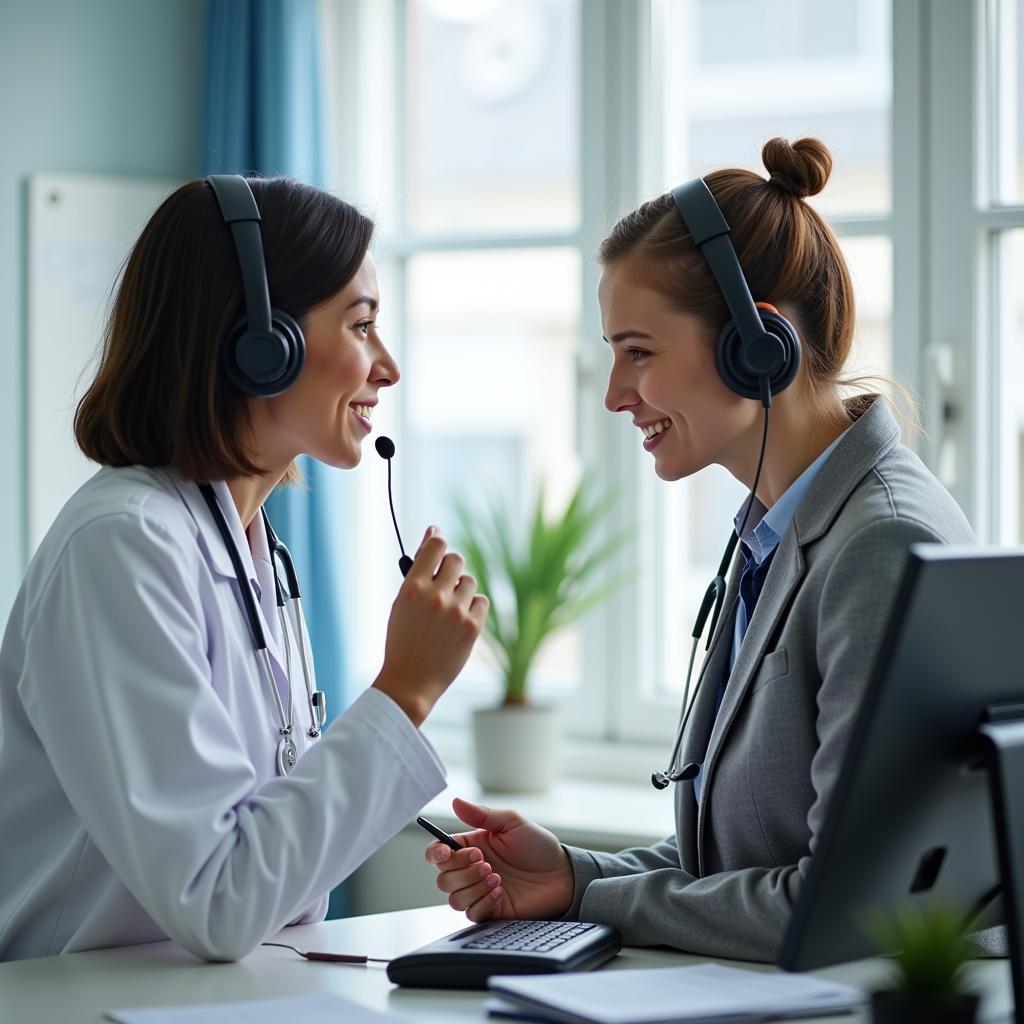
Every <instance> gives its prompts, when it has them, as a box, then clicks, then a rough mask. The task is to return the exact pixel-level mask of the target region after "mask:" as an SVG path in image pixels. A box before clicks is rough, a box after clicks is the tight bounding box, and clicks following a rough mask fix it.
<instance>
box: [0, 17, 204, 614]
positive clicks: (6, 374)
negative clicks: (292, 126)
mask: <svg viewBox="0 0 1024 1024" xmlns="http://www.w3.org/2000/svg"><path fill="white" fill-rule="evenodd" d="M202 15H203V0H0V631H2V627H3V624H4V623H5V622H6V618H7V613H8V611H9V609H10V605H11V602H12V601H13V599H14V595H15V593H16V591H17V588H18V585H19V583H20V581H21V576H22V574H23V572H24V567H25V488H24V478H25V464H24V452H25V432H24V416H25V410H24V402H23V395H24V366H25V360H24V346H25V340H24V339H25V275H24V252H25V199H26V188H25V179H26V177H27V176H28V175H29V174H33V173H36V172H41V171H64V172H82V173H95V174H138V175H146V176H151V177H161V178H168V177H170V178H184V177H190V176H194V175H195V174H196V173H197V172H198V166H199V118H200V85H201V83H200V75H201V66H202V65H201V42H202Z"/></svg>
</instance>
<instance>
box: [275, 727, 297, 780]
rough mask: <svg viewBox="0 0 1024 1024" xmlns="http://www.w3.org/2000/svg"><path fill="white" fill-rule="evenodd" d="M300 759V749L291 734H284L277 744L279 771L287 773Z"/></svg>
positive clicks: (282, 773) (281, 773) (283, 773)
mask: <svg viewBox="0 0 1024 1024" xmlns="http://www.w3.org/2000/svg"><path fill="white" fill-rule="evenodd" d="M298 761H299V749H298V747H296V746H295V742H294V740H292V738H291V736H282V737H281V742H280V743H278V745H277V771H278V773H279V774H280V775H287V774H288V773H289V772H290V771H291V770H292V769H293V768H294V767H295V765H296V764H298Z"/></svg>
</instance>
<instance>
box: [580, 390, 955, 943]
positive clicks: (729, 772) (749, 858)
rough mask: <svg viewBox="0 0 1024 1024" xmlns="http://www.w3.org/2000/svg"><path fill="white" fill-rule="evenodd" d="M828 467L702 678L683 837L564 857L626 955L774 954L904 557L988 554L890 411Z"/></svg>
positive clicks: (880, 412)
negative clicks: (656, 951)
mask: <svg viewBox="0 0 1024 1024" xmlns="http://www.w3.org/2000/svg"><path fill="white" fill-rule="evenodd" d="M865 406H866V411H864V412H863V414H862V415H861V416H860V418H859V419H857V421H856V422H855V423H854V425H853V426H852V427H851V428H850V430H849V431H848V432H847V434H846V436H845V437H844V438H843V440H842V441H841V442H840V443H839V445H838V446H837V447H836V449H835V451H834V452H833V453H832V455H831V456H830V457H829V459H828V461H827V462H826V463H825V464H824V466H822V468H821V470H820V472H819V473H818V475H817V477H816V478H815V479H814V481H813V483H812V484H811V487H810V489H809V490H808V492H807V494H806V495H805V496H804V499H803V500H802V501H801V503H800V505H799V507H798V508H797V510H796V513H795V515H794V517H793V520H792V522H791V523H790V525H789V528H788V529H787V530H786V532H785V534H784V536H783V537H782V540H781V542H780V543H779V547H778V549H777V551H776V554H775V559H774V562H773V564H772V567H771V570H770V571H769V573H768V576H767V578H766V580H765V583H764V589H763V590H762V592H761V596H760V599H759V601H758V604H757V607H756V608H755V610H754V615H753V618H752V619H751V622H750V625H749V627H748V630H747V634H746V636H745V637H744V640H743V643H742V645H741V647H740V650H739V653H738V656H737V658H736V664H735V666H734V667H733V671H732V675H731V676H730V677H729V683H728V686H727V688H726V691H725V697H724V699H723V701H722V706H721V709H720V710H719V713H718V716H717V718H716V717H715V714H714V705H715V694H716V690H717V689H718V681H719V680H721V679H722V678H724V675H725V673H726V672H727V671H728V664H729V651H730V647H731V638H732V635H733V623H734V619H735V615H736V598H737V591H738V586H739V568H738V566H736V567H734V570H733V573H732V575H731V577H730V582H729V587H728V591H727V594H726V599H725V608H724V610H723V614H722V617H721V621H720V623H719V625H718V628H717V630H716V631H715V635H714V637H713V638H712V642H711V648H710V650H709V652H708V655H707V658H706V659H705V663H704V667H703V670H702V672H701V678H702V680H704V679H706V680H707V681H706V682H705V683H704V685H702V686H701V687H700V688H699V690H698V691H697V696H696V698H695V703H694V708H693V712H692V714H691V716H690V721H689V723H688V724H687V728H686V734H685V736H684V738H683V747H682V761H681V762H680V763H683V764H685V763H687V762H690V761H698V762H703V764H704V769H703V783H702V792H701V801H700V806H699V807H698V805H697V802H696V800H695V798H694V792H693V783H692V782H682V783H676V785H675V801H676V804H675V810H676V834H675V835H674V836H672V837H670V838H668V839H666V840H664V841H663V842H661V843H659V844H658V845H657V846H653V847H644V848H638V849H631V850H624V851H623V852H621V853H618V854H608V853H597V852H592V851H587V850H580V849H575V848H572V847H566V849H567V851H568V853H569V856H570V857H571V859H572V864H573V869H574V870H575V873H576V892H575V899H574V901H573V905H572V908H571V909H570V911H569V914H568V915H567V916H570V917H578V918H581V919H583V920H586V921H596V922H601V923H606V924H611V925H614V926H615V927H616V928H618V929H619V930H620V931H621V932H622V935H623V939H624V941H625V942H626V943H627V944H629V945H638V946H649V945H661V944H664V945H669V946H675V947H676V948H678V949H685V950H690V951H692V952H695V953H701V954H706V955H710V956H723V957H736V958H739V959H744V960H773V959H774V958H775V955H776V951H777V949H778V946H779V943H780V942H781V939H782V935H783V932H784V930H785V927H786V923H787V921H788V918H789V914H790V910H791V909H792V907H793V904H794V902H795V900H796V897H797V896H798V895H799V893H800V888H801V885H802V883H803V878H804V876H805V875H806V873H807V868H808V865H809V863H810V859H811V856H812V855H813V853H814V847H815V841H816V837H817V835H818V833H819V831H820V829H821V826H822V822H823V820H824V815H825V807H826V804H827V801H828V799H829V794H830V793H831V791H832V788H833V786H834V784H835V781H836V776H837V774H838V771H839V766H840V763H841V760H842V757H843V752H844V750H845V748H846V743H847V739H848V737H849V734H850V729H851V726H852V724H853V721H854V718H855V716H856V714H857V710H858V707H859V706H860V702H861V696H862V694H863V693H864V689H865V686H866V684H867V681H868V676H869V673H870V671H871V667H872V663H873V661H874V658H875V653H876V651H877V648H878V646H879V643H880V641H881V636H882V632H883V629H884V626H885V622H886V618H887V616H888V613H889V607H890V605H891V602H892V599H893V597H894V593H895V588H896V585H897V583H898V581H899V579H900V576H901V574H902V572H903V566H904V560H905V552H906V551H907V548H908V546H909V545H910V544H913V543H916V542H919V541H939V542H943V543H947V544H965V543H974V542H975V538H974V534H973V533H972V531H971V528H970V526H969V525H968V523H967V520H966V518H965V517H964V515H963V513H962V512H961V510H960V508H959V506H958V505H957V504H956V503H955V502H954V500H953V499H952V497H951V496H950V495H949V493H948V492H947V491H946V490H945V489H944V488H943V487H942V485H941V484H940V483H939V482H938V481H937V480H936V479H935V477H933V476H932V474H931V473H929V471H928V470H927V469H926V468H925V466H924V464H923V463H922V462H921V461H920V459H918V457H917V456H916V455H915V454H914V453H913V452H911V451H910V450H909V449H907V448H905V447H904V446H903V445H902V444H900V440H899V427H898V425H897V423H896V420H895V418H894V417H893V414H892V412H891V411H890V409H889V406H888V404H887V403H886V402H885V401H883V400H875V401H873V402H870V400H868V401H865V400H864V399H860V400H859V403H858V402H857V400H853V401H852V402H851V403H850V406H849V407H850V411H851V413H852V414H855V413H856V411H858V410H859V409H860V408H864V407H865Z"/></svg>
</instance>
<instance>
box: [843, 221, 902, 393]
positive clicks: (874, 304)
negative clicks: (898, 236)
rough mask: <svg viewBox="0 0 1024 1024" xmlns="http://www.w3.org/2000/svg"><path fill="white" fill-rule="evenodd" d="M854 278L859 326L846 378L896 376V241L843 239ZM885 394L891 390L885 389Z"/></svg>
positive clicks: (848, 361)
mask: <svg viewBox="0 0 1024 1024" xmlns="http://www.w3.org/2000/svg"><path fill="white" fill-rule="evenodd" d="M840 245H841V246H842V248H843V254H844V255H845V256H846V263H847V266H848V267H849V268H850V275H851V277H852V278H853V293H854V299H855V301H856V304H857V325H856V329H855V331H854V336H853V350H852V351H851V352H850V358H849V359H848V360H847V363H846V367H845V369H844V371H843V372H844V376H846V377H855V376H857V375H881V376H883V377H890V376H891V375H892V242H891V241H890V239H888V238H881V237H864V238H841V239H840ZM882 390H883V391H885V390H887V389H886V388H882Z"/></svg>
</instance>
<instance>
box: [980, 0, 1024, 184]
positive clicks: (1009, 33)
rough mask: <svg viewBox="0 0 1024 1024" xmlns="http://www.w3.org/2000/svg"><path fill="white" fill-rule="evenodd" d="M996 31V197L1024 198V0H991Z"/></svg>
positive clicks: (992, 78)
mask: <svg viewBox="0 0 1024 1024" xmlns="http://www.w3.org/2000/svg"><path fill="white" fill-rule="evenodd" d="M990 2H991V4H992V14H993V16H994V22H995V23H994V31H993V32H992V33H991V34H990V36H989V40H990V41H991V44H992V47H993V51H994V52H992V53H990V54H988V60H989V62H990V64H991V68H992V74H990V75H989V77H988V81H989V83H990V85H991V87H992V89H993V90H994V94H993V95H990V96H989V98H988V105H987V106H988V116H989V118H990V122H991V123H990V135H991V138H992V154H991V155H992V161H993V170H994V172H995V196H996V200H997V201H999V202H1003V203H1019V202H1021V201H1022V199H1024V0H990Z"/></svg>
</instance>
